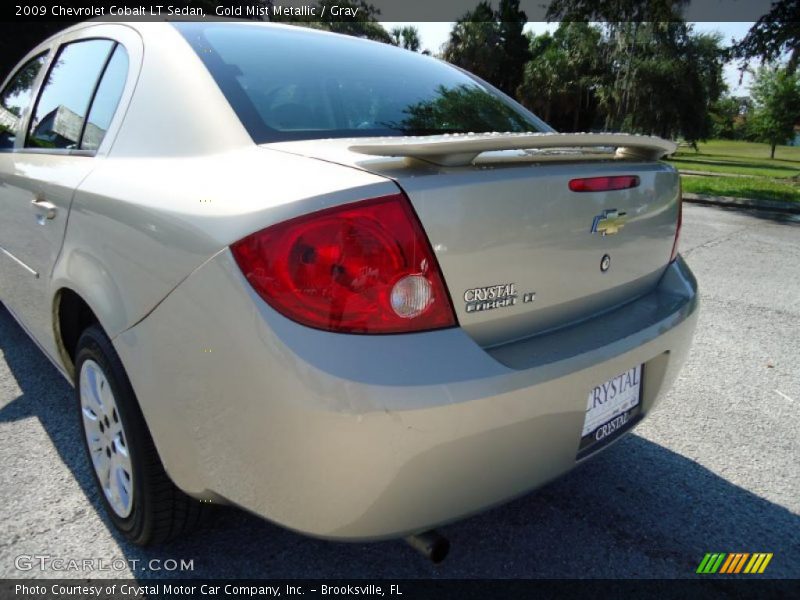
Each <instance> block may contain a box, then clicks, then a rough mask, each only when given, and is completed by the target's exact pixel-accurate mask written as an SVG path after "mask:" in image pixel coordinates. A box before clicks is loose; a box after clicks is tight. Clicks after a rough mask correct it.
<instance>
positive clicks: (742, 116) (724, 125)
mask: <svg viewBox="0 0 800 600" xmlns="http://www.w3.org/2000/svg"><path fill="white" fill-rule="evenodd" d="M751 109H752V103H751V101H750V98H749V97H747V96H724V97H722V98H720V99H719V100H717V101H716V102H714V103H713V104H712V105H711V109H710V111H709V114H710V116H711V122H712V126H711V135H712V137H714V138H722V139H727V140H736V139H741V138H742V137H744V134H745V131H744V129H745V126H746V123H747V118H748V113H749V112H750V110H751Z"/></svg>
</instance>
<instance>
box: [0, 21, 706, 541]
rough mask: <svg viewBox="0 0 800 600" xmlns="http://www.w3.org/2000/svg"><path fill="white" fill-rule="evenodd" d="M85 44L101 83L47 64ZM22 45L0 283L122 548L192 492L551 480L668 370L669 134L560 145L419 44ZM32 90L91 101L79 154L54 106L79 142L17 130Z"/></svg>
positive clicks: (460, 487) (479, 495) (414, 519)
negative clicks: (68, 405) (51, 372)
mask: <svg viewBox="0 0 800 600" xmlns="http://www.w3.org/2000/svg"><path fill="white" fill-rule="evenodd" d="M101 44H105V45H104V46H103V48H102V49H103V54H102V56H103V57H104V60H103V61H98V65H99V66H98V67H97V69H96V71H97V75H96V80H97V81H101V80H104V78H106V77H108V80H109V81H112V82H117V85H116V86H112V87H115V90H116V91H115V92H114V94H106V93H101V92H103V90H104V89H105V86H103V85H99V84H98V85H97V86H88V84H87V81H85V80H84V79H85V78H81V77H78V76H75V75H72V76H70V77H67V76H63V77H62V79H63V81H61V80H60V79H58V78H55V77H53V76H52V75H53V73H58V69H62V68H65V66H66V67H70V68H71V65H70V63H71V62H73V60H74V59H70V56H69V55H68V54H67V53H68V52H77V51H78V50H81V49H83V50H86V49H87V48H89V46H90V45H91V46H92V47H97V46H98V45H101ZM123 50H124V51H125V53H124V56H126V57H127V60H126V61H121V60H119V61H115V59H114V57H115V56H117V57H119V56H123V53H122V51H123ZM48 51H49V52H50V54H47V56H48V59H47V66H46V67H43V70H42V71H41V73H39V75H38V76H37V77H35V78H33V79H35V83H34V82H29V88H30V92H31V93H30V94H29V97H28V98H27V99H26V100H25V101H24V102H22V101H21V100H19V102H18V104H19V107H18V108H19V110H16V109H15V110H16V112H15V114H17V115H21V116H20V117H19V118H18V119H17V121H16V125H15V132H12V133H15V134H16V137H14V136H13V135H10V134H9V133H8V132H6V138H4V139H5V141H6V143H7V144H9V146H8V149H9V150H8V151H7V152H4V153H2V154H0V156H2V157H3V160H2V161H0V163H2V165H0V166H3V168H4V169H6V170H8V171H9V172H12V171H13V172H14V179H13V182H14V185H15V187H13V188H12V186H6V187H7V188H8V189H5V191H3V190H0V196H2V197H3V199H4V201H7V203H8V204H9V206H12V201H13V205H14V206H15V211H16V213H15V214H16V215H18V218H16V220H13V219H12V220H9V219H7V221H8V222H7V223H5V225H6V226H5V227H3V228H2V231H0V234H2V240H0V241H2V242H3V245H2V248H0V249H3V250H4V254H3V256H0V259H3V260H4V259H5V258H6V255H7V256H12V255H14V256H16V259H15V260H13V261H10V260H5V262H0V268H2V269H3V271H2V274H3V278H2V279H4V280H5V281H20V282H22V283H21V284H20V285H13V286H8V285H6V287H4V288H3V289H2V290H0V291H2V294H3V301H4V302H5V303H6V304H7V305H8V306H9V308H10V309H11V310H12V312H14V313H15V314H16V315H17V316H18V318H19V319H20V321H21V322H22V323H23V324H25V325H26V327H27V329H28V330H29V331H31V332H32V335H33V336H34V337H35V338H36V339H37V341H38V342H39V344H40V345H41V347H42V348H43V349H44V350H45V352H46V353H47V354H48V355H49V356H50V358H51V359H52V360H53V361H54V362H55V363H56V364H57V365H58V366H59V368H61V369H62V371H63V372H64V373H65V375H67V376H68V377H69V378H71V379H72V380H73V381H74V382H75V384H76V395H77V398H78V401H79V404H78V410H77V411H76V412H79V414H80V415H81V416H80V417H79V418H80V419H82V421H81V422H82V427H83V431H84V434H85V438H86V449H87V456H88V457H89V460H90V461H91V462H92V464H93V465H94V471H95V476H96V479H97V482H98V485H99V487H100V489H101V491H102V492H103V493H102V494H100V497H101V501H103V502H105V504H106V508H107V510H108V512H109V515H110V516H111V518H112V521H113V522H114V524H115V525H116V526H117V527H118V529H119V530H120V531H122V532H123V534H124V535H125V536H126V537H127V538H128V539H130V540H132V541H134V542H136V543H142V544H144V543H153V542H158V541H163V540H166V539H169V538H170V537H173V536H175V535H176V534H177V533H178V532H181V531H183V530H185V529H188V528H189V526H190V525H191V524H193V523H194V522H195V521H196V520H197V519H198V518H199V516H200V513H201V511H200V508H201V507H202V504H201V503H199V502H197V500H202V501H203V502H219V503H230V504H235V505H238V506H241V507H243V508H245V509H247V510H249V511H252V512H253V513H256V514H258V515H260V516H262V517H265V518H268V519H270V520H273V521H275V522H277V523H279V524H281V525H284V526H286V527H289V528H292V529H295V530H297V531H301V532H304V533H307V534H310V535H315V536H320V537H329V538H337V539H382V538H390V537H396V536H401V535H406V534H410V533H416V532H420V531H424V530H426V529H428V528H430V527H433V526H435V525H438V524H442V523H445V522H448V521H452V520H455V519H458V518H461V517H464V516H466V515H469V514H471V513H474V512H477V511H480V510H483V509H485V508H487V507H490V506H492V505H494V504H497V503H500V502H503V501H506V500H508V499H511V498H513V497H515V496H517V495H520V494H523V493H525V492H527V491H530V490H532V489H535V488H536V487H539V486H541V485H542V484H544V483H545V482H547V481H548V480H550V479H552V478H554V477H557V476H559V475H561V474H563V473H566V472H567V471H569V470H570V469H571V468H573V467H574V466H575V465H576V464H578V463H579V462H581V461H582V460H584V459H586V458H587V457H589V456H591V455H593V454H595V453H596V452H597V451H599V450H600V449H602V448H604V447H606V446H608V445H609V444H610V443H612V442H614V441H615V440H617V439H619V437H620V436H621V435H623V434H624V433H625V432H628V431H630V430H631V428H632V427H634V426H635V425H636V423H638V422H640V421H641V419H642V418H644V417H646V416H647V415H648V414H649V413H650V412H651V411H652V410H653V409H654V407H655V406H656V404H657V402H658V399H659V397H661V396H662V395H663V393H664V392H665V390H667V389H668V388H669V385H670V384H671V382H672V381H673V380H674V379H675V377H676V376H677V374H678V372H679V370H680V367H681V365H682V363H683V361H684V359H685V356H686V353H687V351H688V348H689V345H690V341H691V337H692V334H693V330H694V326H695V321H696V318H697V303H698V299H697V289H696V282H695V280H694V277H693V276H692V274H691V272H690V271H689V269H688V267H687V266H686V264H685V263H684V262H683V260H682V259H681V258H680V256H679V255H678V254H677V244H678V237H679V231H680V214H681V213H680V188H679V182H678V177H677V174H676V172H675V171H674V169H672V168H671V167H669V166H667V165H665V164H663V163H661V162H658V158H659V157H660V156H661V155H663V154H664V153H665V152H669V151H670V150H671V149H672V148H673V147H674V145H673V144H671V142H666V141H664V140H659V139H656V138H650V137H646V136H626V135H617V134H563V135H562V134H557V133H555V132H553V131H552V130H551V129H550V128H549V126H547V125H546V124H545V123H543V122H542V121H541V120H539V119H538V118H537V117H536V116H535V115H533V114H531V113H530V112H528V111H527V110H526V109H524V108H523V107H522V106H520V105H518V104H517V103H516V102H514V101H513V100H511V99H510V98H508V97H506V96H504V95H503V94H501V93H500V92H498V91H497V90H495V89H494V88H492V87H491V86H490V85H488V84H487V83H485V82H483V81H481V80H479V79H477V78H475V77H474V76H472V75H470V74H468V73H465V72H463V71H461V70H458V69H455V68H453V67H452V66H450V65H447V64H445V63H443V62H441V61H438V60H436V59H433V58H430V57H426V56H422V55H419V54H415V53H411V52H406V51H403V50H400V49H397V48H394V47H392V46H389V45H385V44H376V43H373V42H369V41H365V40H359V39H354V38H350V37H345V36H338V35H333V34H329V33H324V32H319V31H312V30H307V29H302V28H296V27H287V26H277V25H267V24H256V23H250V24H245V23H225V22H216V23H188V22H180V23H175V24H168V23H128V24H124V25H122V24H113V25H112V24H105V23H84V24H80V25H78V26H75V27H73V28H71V29H70V30H68V31H66V32H64V33H63V34H59V35H58V36H55V37H54V38H53V39H51V40H49V41H47V42H45V43H44V44H42V45H40V48H39V49H38V50H36V51H34V52H33V53H31V54H30V55H29V60H33V61H36V60H38V59H37V56H40V55H41V56H44V54H42V53H43V52H45V53H46V52H48ZM118 51H119V54H118V53H117V52H118ZM67 59H70V60H67ZM34 64H37V63H35V62H34ZM74 64H76V65H78V67H80V61H77V62H74ZM78 67H76V70H77V71H79V72H83V73H87V69H86V68H85V67H80V68H78ZM24 68H25V67H24V65H23V71H24ZM45 71H46V72H45ZM112 76H113V77H112ZM28 79H31V78H28ZM53 82H55V83H53ZM56 83H57V84H58V87H59V90H60V91H59V93H61V94H63V95H64V97H65V98H67V97H70V96H73V95H74V94H70V93H67V92H68V91H69V90H71V89H73V88H75V87H76V86H83V87H87V89H89V90H90V91H89V92H88V93H90V94H94V96H95V100H97V99H101V100H102V99H103V98H106V99H108V102H99V104H98V106H100V105H102V106H104V107H105V109H104V110H101V111H100V112H101V113H107V114H105V116H106V117H107V118H106V119H104V120H103V122H102V127H100V125H97V123H100V121H99V120H98V121H97V123H95V125H97V128H98V129H97V131H95V129H91V131H92V132H94V133H98V137H97V139H95V138H92V137H91V136H89V137H86V134H87V133H86V132H88V131H90V127H89V126H88V125H87V123H88V122H89V121H90V120H91V112H90V114H89V115H79V114H77V113H76V112H75V111H74V110H73V111H72V112H73V113H75V114H74V116H73V117H71V118H70V119H71V121H70V122H71V123H73V124H74V125H76V127H75V128H74V130H75V131H74V132H73V133H77V134H78V135H77V137H76V135H73V134H70V135H72V137H71V138H70V137H67V136H65V135H61V138H55V137H53V136H50V137H48V138H47V139H44V138H43V139H44V142H42V141H41V140H39V142H42V143H38V144H37V146H36V147H33V146H31V144H33V143H34V142H36V141H37V139H38V138H37V137H36V135H32V134H35V133H36V131H37V129H42V128H44V126H43V125H41V124H42V123H44V122H45V121H47V120H46V119H44V118H41V119H38V118H37V116H36V115H38V114H39V112H42V114H43V115H44V114H45V112H46V111H45V108H42V107H40V106H39V104H41V103H42V100H41V99H42V98H47V97H48V95H47V94H46V93H38V91H37V90H39V88H41V87H42V86H44V87H45V88H46V87H47V86H48V85H53V86H55V85H56ZM12 88H13V86H12ZM92 90H93V91H92ZM45 91H46V90H45ZM17 95H18V94H17ZM6 96H8V97H11V96H14V95H13V94H11V95H10V96H9V95H8V94H5V95H4V94H2V93H0V100H4V99H7V98H6ZM14 98H16V96H14ZM17 100H18V99H17ZM17 100H15V102H17ZM111 100H113V101H111ZM65 102H66V101H65ZM65 102H61V101H59V102H56V103H53V104H54V106H56V108H54V107H53V106H50V107H49V108H47V110H48V111H50V112H52V111H53V110H55V111H56V113H57V112H58V111H59V110H61V112H62V113H65V111H64V110H63V109H59V108H57V106H60V105H61V104H64V103H65ZM81 104H82V105H88V104H87V103H86V102H82V103H81ZM112 105H113V106H112ZM15 106H16V104H15ZM39 108H42V111H39V110H38V109H39ZM53 114H55V113H53ZM65 114H66V113H65ZM50 121H52V119H51V120H50ZM50 121H48V122H50ZM26 124H27V134H26V131H25V130H24V128H23V125H26ZM77 125H80V126H79V127H78V126H77ZM100 129H102V130H103V132H104V135H102V136H99V132H100ZM64 131H66V130H64ZM62 133H63V131H62ZM67 133H69V132H67ZM94 133H93V134H92V135H94ZM51 138H52V139H51ZM62 138H63V139H62ZM72 138H75V139H77V140H87V141H89V142H93V141H94V142H96V143H97V147H96V148H94V147H93V148H92V149H89V148H86V149H84V148H83V147H82V146H81V144H82V143H83V142H82V141H78V142H75V140H74V139H72ZM100 138H102V139H100ZM76 143H77V146H76V145H75V144H76ZM54 144H55V146H54ZM18 167H19V168H18ZM9 181H11V180H9ZM55 183H57V184H58V185H57V186H56V185H54V184H55ZM12 192H13V193H12ZM56 192H57V193H56ZM31 199H33V200H34V202H33V203H32V202H31ZM49 202H53V206H50V205H49V204H46V203H49ZM37 211H38V212H37ZM40 213H41V214H40ZM67 216H68V217H69V218H68V219H67ZM9 223H11V224H13V225H14V226H13V227H12V226H9ZM17 224H19V226H17ZM25 228H28V229H25ZM31 230H33V231H35V232H36V235H26V231H31ZM15 239H19V240H20V243H19V244H16V245H14V244H11V243H10V242H13V241H14V240H15ZM29 257H30V258H29ZM37 257H39V259H41V260H38V262H34V260H33V259H34V258H37ZM26 260H27V262H26ZM28 263H30V265H32V266H33V267H35V269H34V268H28V269H27V270H26V269H23V268H21V267H20V265H22V266H25V264H28ZM7 273H8V274H9V275H13V276H14V277H15V278H16V279H13V280H12V279H10V278H8V277H6V274H7ZM39 273H41V277H40V276H39ZM33 275H35V277H34V276H33ZM23 284H24V285H25V286H27V287H23ZM33 325H36V326H33ZM173 483H174V486H173V485H172V484H173ZM175 486H177V488H178V489H175ZM181 491H182V492H185V494H182V493H181Z"/></svg>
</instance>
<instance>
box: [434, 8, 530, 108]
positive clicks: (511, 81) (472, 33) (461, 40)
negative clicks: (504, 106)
mask: <svg viewBox="0 0 800 600" xmlns="http://www.w3.org/2000/svg"><path fill="white" fill-rule="evenodd" d="M526 19H527V17H526V15H525V13H524V12H523V11H521V10H520V9H519V0H500V5H499V8H498V10H497V12H495V11H494V10H492V7H491V5H490V4H489V3H488V2H487V1H486V0H482V1H481V2H480V3H479V4H478V5H477V6H476V7H475V9H474V10H472V11H469V12H467V13H466V14H465V15H464V16H463V17H461V19H459V20H458V21H457V22H456V24H455V26H454V27H453V30H452V31H451V32H450V39H449V40H448V41H447V44H446V45H445V47H444V51H443V58H444V59H445V60H446V61H448V62H451V63H453V64H454V65H457V66H459V67H462V68H464V69H466V70H468V71H470V72H472V73H474V74H475V75H477V76H478V77H481V78H482V79H485V80H486V81H488V82H490V83H492V84H494V85H496V86H497V87H499V88H500V89H501V90H503V91H504V92H505V93H507V94H509V95H510V96H513V95H514V94H515V92H516V89H517V87H518V86H519V84H520V82H521V81H522V72H523V68H524V66H525V63H526V62H527V60H528V58H529V53H528V39H527V37H526V36H525V35H524V34H523V32H522V28H523V27H524V26H525V22H526Z"/></svg>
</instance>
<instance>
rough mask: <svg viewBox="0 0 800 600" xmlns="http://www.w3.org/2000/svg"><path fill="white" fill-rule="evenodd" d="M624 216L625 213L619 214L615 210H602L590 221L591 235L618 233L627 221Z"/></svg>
mask: <svg viewBox="0 0 800 600" xmlns="http://www.w3.org/2000/svg"><path fill="white" fill-rule="evenodd" d="M625 215H626V213H624V212H619V211H618V210H617V209H616V208H610V209H608V210H604V211H603V212H602V213H600V214H599V215H597V216H596V217H595V218H594V221H592V233H599V234H600V235H603V236H606V235H615V234H617V233H619V230H620V229H622V228H623V227H625V222H626V221H627V220H628V219H627V217H626V216H625Z"/></svg>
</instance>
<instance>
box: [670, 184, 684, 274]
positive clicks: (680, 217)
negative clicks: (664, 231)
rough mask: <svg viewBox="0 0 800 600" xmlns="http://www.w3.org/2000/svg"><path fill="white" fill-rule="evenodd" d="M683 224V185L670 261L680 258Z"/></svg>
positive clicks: (679, 193) (680, 192) (679, 198)
mask: <svg viewBox="0 0 800 600" xmlns="http://www.w3.org/2000/svg"><path fill="white" fill-rule="evenodd" d="M682 225H683V186H680V184H679V188H678V226H677V227H676V228H675V241H674V242H672V254H670V256H669V262H672V261H673V260H675V259H676V258H678V240H679V238H680V237H681V226H682Z"/></svg>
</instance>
